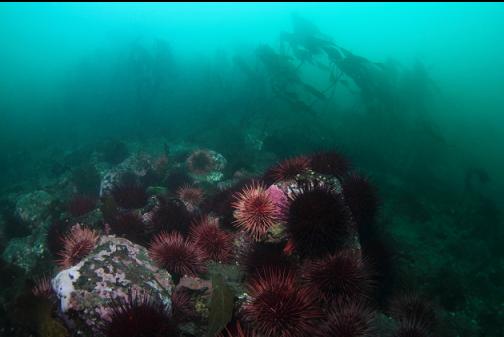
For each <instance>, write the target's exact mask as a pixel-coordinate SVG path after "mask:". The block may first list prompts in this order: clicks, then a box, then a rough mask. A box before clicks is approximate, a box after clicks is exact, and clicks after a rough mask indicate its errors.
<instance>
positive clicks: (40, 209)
mask: <svg viewBox="0 0 504 337" xmlns="http://www.w3.org/2000/svg"><path fill="white" fill-rule="evenodd" d="M52 202H53V198H52V196H51V195H50V194H49V193H47V192H45V191H35V192H31V193H27V194H24V195H22V196H21V197H20V198H19V199H18V200H17V201H16V210H15V214H16V217H17V218H18V219H19V220H20V221H21V223H22V224H23V225H26V226H27V227H28V228H29V229H30V230H33V229H34V228H36V227H37V226H38V225H39V224H40V223H42V222H44V221H45V220H46V219H47V217H48V216H49V213H50V207H51V204H52Z"/></svg>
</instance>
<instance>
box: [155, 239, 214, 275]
mask: <svg viewBox="0 0 504 337" xmlns="http://www.w3.org/2000/svg"><path fill="white" fill-rule="evenodd" d="M149 255H150V257H151V258H152V259H153V260H154V262H155V263H156V264H157V265H158V266H159V267H160V268H164V269H166V270H168V271H169V272H170V273H172V274H175V275H176V276H178V277H180V276H183V275H197V274H198V273H201V272H203V271H204V269H205V267H204V265H203V254H202V252H201V250H200V249H199V248H198V247H196V246H195V245H194V244H193V243H191V242H188V241H186V240H184V238H183V237H182V235H181V234H180V233H178V232H171V233H166V232H162V233H160V234H158V235H156V236H155V237H154V240H153V241H152V243H151V245H150V248H149Z"/></svg>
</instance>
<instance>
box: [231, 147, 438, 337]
mask: <svg viewBox="0 0 504 337" xmlns="http://www.w3.org/2000/svg"><path fill="white" fill-rule="evenodd" d="M268 183H269V184H270V185H269V186H268V185H266V184H268ZM234 198H235V200H234V202H233V203H232V207H233V208H234V217H235V222H234V224H235V227H236V228H237V229H238V230H239V231H240V232H241V233H242V235H244V236H246V237H248V238H249V240H250V241H251V242H252V243H251V244H250V245H249V248H248V250H246V251H245V253H243V254H242V257H241V259H239V262H241V263H242V265H243V270H244V271H245V272H246V273H247V277H246V281H247V295H248V296H247V299H246V300H245V302H244V304H243V305H242V306H241V309H240V310H239V311H238V313H237V315H236V317H238V320H239V321H241V322H242V324H243V325H244V326H245V327H246V328H247V329H246V330H243V329H242V328H241V325H238V327H240V330H239V333H237V334H232V333H231V332H230V330H229V329H227V330H225V333H223V335H226V336H234V335H237V336H244V335H248V336H256V335H257V336H264V337H307V336H341V337H365V336H375V335H376V334H381V333H383V331H378V330H379V329H378V325H379V324H377V323H376V321H377V319H376V317H377V315H376V312H377V310H378V307H379V305H378V303H377V302H376V301H375V300H374V298H373V295H374V289H375V287H376V283H377V280H380V277H377V275H379V273H380V272H381V270H379V267H375V266H374V265H373V264H372V263H370V262H369V261H371V260H372V259H368V257H367V256H365V253H364V251H363V249H362V245H364V244H366V243H365V242H359V233H361V232H365V233H368V232H370V231H371V230H370V228H371V227H373V226H374V222H375V217H376V213H377V210H378V199H377V194H376V191H375V189H374V187H373V186H372V185H371V184H370V182H369V180H368V179H366V178H365V177H362V176H360V175H358V174H356V173H355V172H352V171H350V165H349V163H348V161H347V160H346V159H345V158H343V157H342V156H341V155H339V154H338V153H335V152H326V153H317V154H315V155H313V156H311V157H308V156H299V157H295V158H291V159H287V160H284V161H282V162H280V163H278V164H277V165H275V166H274V167H272V168H270V169H269V170H268V171H267V172H266V173H265V175H264V176H263V179H262V181H254V182H252V183H250V184H248V185H246V186H245V187H244V188H243V189H242V190H241V191H239V192H237V193H235V195H234ZM279 233H281V234H279ZM403 302H404V300H403ZM410 302H412V300H410ZM399 303H401V302H399ZM419 303H423V302H421V301H420V300H419V299H417V302H415V303H414V304H411V303H409V304H405V305H402V306H401V305H398V304H395V306H394V308H397V309H394V312H393V315H392V317H394V318H395V319H396V323H397V327H396V328H395V331H393V332H392V334H394V335H395V336H397V337H399V336H413V335H414V336H417V335H418V336H428V332H429V331H430V330H429V329H431V328H432V325H428V324H426V322H425V321H427V320H428V319H426V318H432V319H433V317H432V316H429V315H428V314H427V313H426V312H428V310H427V306H424V307H421V309H417V308H416V307H415V308H414V310H413V313H410V312H408V308H410V307H411V306H414V305H416V306H417V307H420V306H421V305H420V304H419ZM401 313H402V314H401ZM404 316H407V318H405V317H404Z"/></svg>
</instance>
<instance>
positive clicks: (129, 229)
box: [109, 211, 148, 245]
mask: <svg viewBox="0 0 504 337" xmlns="http://www.w3.org/2000/svg"><path fill="white" fill-rule="evenodd" d="M109 226H110V229H111V230H112V233H114V234H117V235H119V236H121V237H124V238H126V239H128V240H130V241H132V242H134V243H137V244H140V245H145V244H146V242H147V241H148V240H147V233H146V228H145V225H144V223H143V220H142V217H141V216H140V214H139V213H137V212H136V211H129V212H125V213H120V214H117V215H116V216H115V217H114V218H113V219H111V221H110V223H109Z"/></svg>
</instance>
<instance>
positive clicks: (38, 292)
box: [32, 275, 54, 299]
mask: <svg viewBox="0 0 504 337" xmlns="http://www.w3.org/2000/svg"><path fill="white" fill-rule="evenodd" d="M32 294H33V295H34V296H35V297H40V298H46V299H51V298H53V297H54V291H53V289H52V285H51V278H50V277H49V276H47V275H45V276H42V277H41V278H38V279H36V280H35V285H34V286H33V288H32Z"/></svg>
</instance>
